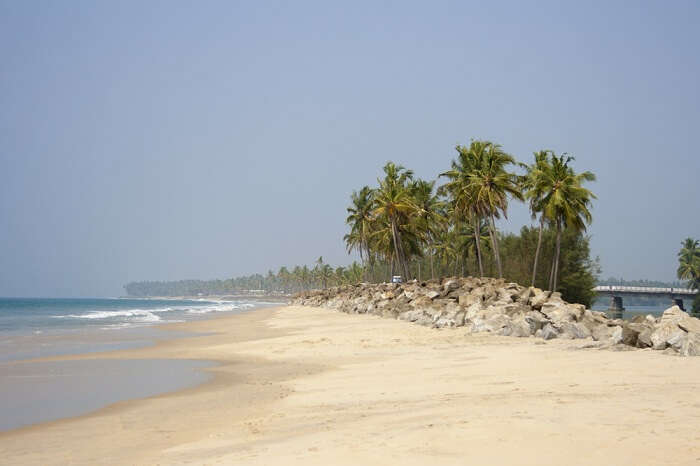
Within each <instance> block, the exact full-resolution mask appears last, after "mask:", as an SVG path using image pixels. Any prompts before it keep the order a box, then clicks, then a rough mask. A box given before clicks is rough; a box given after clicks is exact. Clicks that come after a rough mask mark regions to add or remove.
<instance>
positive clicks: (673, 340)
mask: <svg viewBox="0 0 700 466" xmlns="http://www.w3.org/2000/svg"><path fill="white" fill-rule="evenodd" d="M687 341H688V334H687V333H686V332H684V331H683V330H681V331H680V332H676V333H674V334H673V335H671V336H670V337H668V339H667V340H666V343H668V346H669V347H671V348H673V349H674V350H676V351H678V352H680V350H681V348H682V347H683V345H684V344H685V343H686V342H687Z"/></svg>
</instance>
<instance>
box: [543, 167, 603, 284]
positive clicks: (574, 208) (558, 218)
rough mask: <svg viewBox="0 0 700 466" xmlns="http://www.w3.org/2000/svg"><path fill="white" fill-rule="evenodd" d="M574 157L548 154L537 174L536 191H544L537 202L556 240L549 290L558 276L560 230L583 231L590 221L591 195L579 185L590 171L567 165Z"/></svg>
mask: <svg viewBox="0 0 700 466" xmlns="http://www.w3.org/2000/svg"><path fill="white" fill-rule="evenodd" d="M573 160H574V158H573V157H571V156H567V155H561V156H556V155H554V154H552V156H551V158H550V164H548V165H546V166H544V165H543V166H542V167H541V168H542V174H541V176H538V185H537V187H536V188H534V189H537V190H538V191H540V192H542V193H544V194H543V196H542V199H541V202H540V206H541V208H542V213H543V215H544V216H545V217H546V218H547V219H548V220H549V221H551V222H552V223H553V225H554V226H555V228H556V242H555V251H554V259H553V261H552V269H551V272H550V285H549V289H550V290H551V291H555V290H556V289H557V279H558V275H559V258H560V254H561V232H562V229H563V228H571V229H574V230H576V231H585V230H586V225H587V224H590V223H591V221H592V220H593V218H592V215H591V212H590V206H591V202H592V200H593V199H596V197H595V195H594V194H593V193H592V192H591V191H589V190H588V189H586V188H584V187H583V183H584V182H586V181H595V175H594V174H593V173H591V172H588V171H586V172H582V173H579V174H576V173H575V172H574V170H573V169H572V168H571V167H570V166H569V163H570V162H571V161H573Z"/></svg>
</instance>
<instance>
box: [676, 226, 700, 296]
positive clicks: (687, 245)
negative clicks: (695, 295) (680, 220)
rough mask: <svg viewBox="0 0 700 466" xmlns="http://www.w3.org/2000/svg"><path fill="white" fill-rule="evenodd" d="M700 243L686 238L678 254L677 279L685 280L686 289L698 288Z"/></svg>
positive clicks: (699, 285)
mask: <svg viewBox="0 0 700 466" xmlns="http://www.w3.org/2000/svg"><path fill="white" fill-rule="evenodd" d="M699 245H700V241H698V240H696V239H693V238H686V239H685V240H684V241H683V242H681V250H680V251H679V252H678V271H677V274H678V278H680V279H681V280H685V281H686V283H687V284H688V288H695V289H698V288H700V246H699Z"/></svg>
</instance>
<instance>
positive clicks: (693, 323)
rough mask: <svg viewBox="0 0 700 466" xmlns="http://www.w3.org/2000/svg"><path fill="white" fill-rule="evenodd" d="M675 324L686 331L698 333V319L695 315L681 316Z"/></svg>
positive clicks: (699, 322) (699, 324)
mask: <svg viewBox="0 0 700 466" xmlns="http://www.w3.org/2000/svg"><path fill="white" fill-rule="evenodd" d="M677 325H678V326H679V327H680V328H682V329H683V330H685V331H686V332H688V333H697V334H700V319H696V318H695V317H690V316H688V317H685V318H682V319H680V320H679V321H678V324H677Z"/></svg>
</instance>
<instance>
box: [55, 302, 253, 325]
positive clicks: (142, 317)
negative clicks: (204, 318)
mask: <svg viewBox="0 0 700 466" xmlns="http://www.w3.org/2000/svg"><path fill="white" fill-rule="evenodd" d="M206 303H207V304H201V305H182V306H173V307H161V308H155V309H123V310H118V311H116V310H115V311H90V312H86V313H85V314H68V315H58V316H52V317H54V318H57V319H65V318H71V319H88V320H98V319H113V320H114V319H117V320H126V321H127V322H130V323H136V322H141V323H151V322H159V321H162V320H163V319H161V317H160V316H159V315H158V314H160V313H165V312H173V311H181V312H186V313H187V314H208V313H210V312H231V311H237V310H242V309H250V308H253V307H255V306H256V305H257V304H262V303H255V304H254V303H250V302H240V301H215V302H214V301H206ZM164 321H165V322H174V321H173V320H168V319H165V320H164ZM123 324H125V323H122V324H119V325H123ZM127 325H128V323H127V324H126V325H123V326H127Z"/></svg>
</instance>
